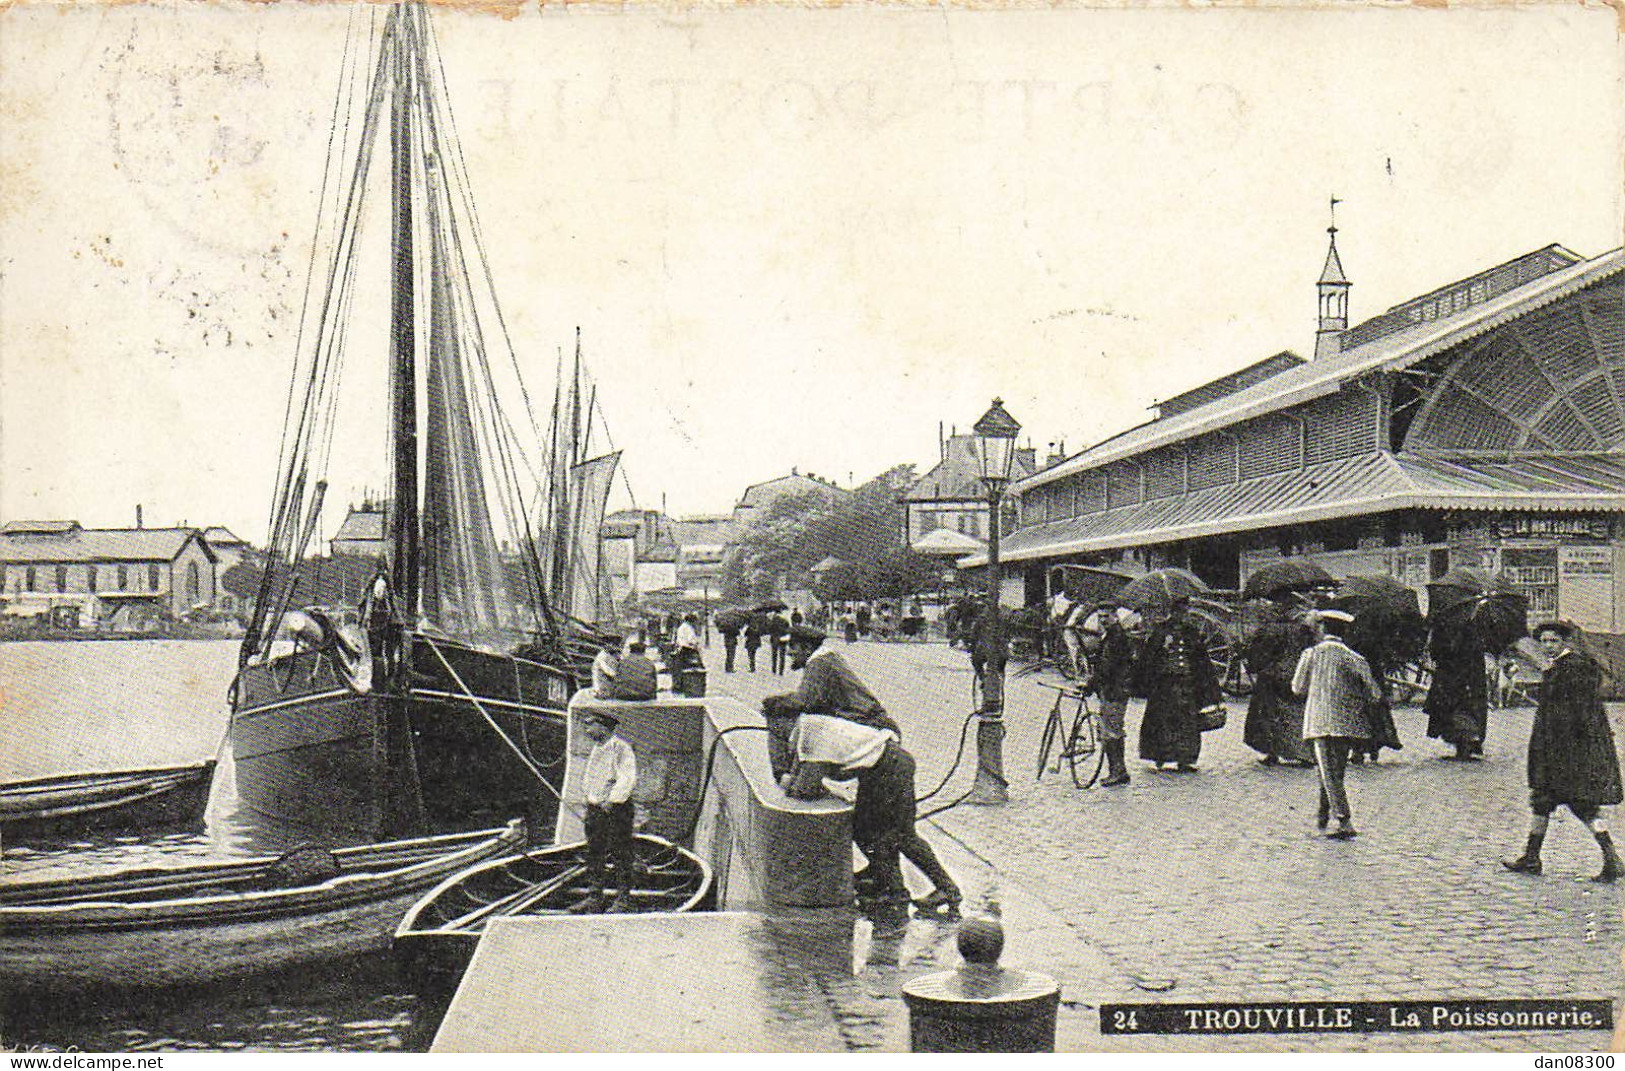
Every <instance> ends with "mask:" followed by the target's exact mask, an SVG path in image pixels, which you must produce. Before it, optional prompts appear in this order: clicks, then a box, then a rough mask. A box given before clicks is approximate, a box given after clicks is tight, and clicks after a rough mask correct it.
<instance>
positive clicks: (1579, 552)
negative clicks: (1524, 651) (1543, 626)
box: [1557, 547, 1618, 632]
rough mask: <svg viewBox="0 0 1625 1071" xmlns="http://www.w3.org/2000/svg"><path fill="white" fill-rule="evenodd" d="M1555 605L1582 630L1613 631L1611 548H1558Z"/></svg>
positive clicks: (1612, 565) (1612, 560) (1612, 549)
mask: <svg viewBox="0 0 1625 1071" xmlns="http://www.w3.org/2000/svg"><path fill="white" fill-rule="evenodd" d="M1557 605H1558V609H1559V611H1560V612H1561V613H1562V615H1563V616H1564V617H1566V618H1567V619H1568V620H1570V621H1573V622H1574V623H1575V624H1576V625H1579V626H1580V627H1581V628H1583V629H1586V630H1588V631H1591V632H1613V631H1615V628H1616V625H1617V624H1618V623H1617V622H1616V621H1615V620H1614V548H1612V547H1558V548H1557Z"/></svg>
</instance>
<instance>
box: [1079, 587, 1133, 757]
mask: <svg viewBox="0 0 1625 1071" xmlns="http://www.w3.org/2000/svg"><path fill="white" fill-rule="evenodd" d="M1091 621H1092V622H1094V623H1095V624H1096V625H1097V626H1098V627H1099V629H1100V647H1099V650H1097V651H1096V652H1095V657H1094V666H1093V674H1092V677H1091V681H1090V683H1091V685H1092V686H1093V688H1094V691H1095V694H1096V695H1098V696H1099V697H1100V739H1101V743H1102V744H1103V745H1104V746H1105V749H1106V766H1107V770H1106V778H1105V780H1103V781H1101V782H1100V785H1101V787H1102V788H1115V787H1117V786H1118V785H1126V784H1128V783H1129V774H1128V762H1127V760H1126V759H1125V758H1124V755H1123V748H1124V738H1125V736H1126V734H1125V733H1124V731H1123V715H1124V714H1125V713H1127V711H1128V700H1129V696H1130V695H1131V694H1132V693H1133V690H1134V658H1135V650H1134V648H1135V643H1134V637H1133V636H1132V635H1131V634H1130V630H1132V629H1138V628H1139V627H1140V615H1139V614H1137V613H1135V612H1134V611H1132V610H1125V609H1121V608H1119V607H1115V606H1107V607H1102V608H1101V609H1099V610H1097V611H1095V612H1094V613H1093V614H1090V615H1089V617H1088V618H1086V619H1085V622H1084V629H1085V630H1087V626H1088V623H1089V622H1091Z"/></svg>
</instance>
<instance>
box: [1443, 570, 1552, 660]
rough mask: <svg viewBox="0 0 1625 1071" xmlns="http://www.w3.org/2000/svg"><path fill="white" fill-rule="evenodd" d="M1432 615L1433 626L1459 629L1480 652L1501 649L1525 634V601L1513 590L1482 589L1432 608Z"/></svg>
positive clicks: (1527, 603)
mask: <svg viewBox="0 0 1625 1071" xmlns="http://www.w3.org/2000/svg"><path fill="white" fill-rule="evenodd" d="M1432 587H1433V585H1431V584H1430V585H1429V588H1430V589H1431V588H1432ZM1432 618H1433V621H1432V623H1433V626H1434V628H1436V629H1461V630H1463V631H1465V632H1466V633H1467V634H1468V635H1470V636H1471V637H1473V639H1474V640H1475V641H1476V642H1477V644H1478V646H1479V647H1480V648H1482V649H1483V650H1484V651H1487V652H1496V651H1504V650H1506V649H1507V648H1508V647H1511V646H1512V645H1513V644H1514V643H1517V642H1518V640H1520V639H1522V638H1523V637H1525V636H1527V635H1528V634H1529V600H1528V599H1527V598H1526V597H1525V596H1523V595H1520V594H1518V593H1517V592H1515V591H1486V592H1482V593H1481V594H1478V595H1472V596H1469V597H1467V598H1464V599H1461V600H1460V601H1458V602H1454V603H1451V604H1450V605H1448V606H1446V607H1444V608H1443V609H1439V610H1435V611H1434V613H1433V615H1432Z"/></svg>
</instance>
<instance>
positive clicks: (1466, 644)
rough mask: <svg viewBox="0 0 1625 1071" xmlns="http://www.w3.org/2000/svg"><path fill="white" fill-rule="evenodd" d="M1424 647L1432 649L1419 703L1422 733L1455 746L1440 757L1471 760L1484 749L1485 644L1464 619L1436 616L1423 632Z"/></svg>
mask: <svg viewBox="0 0 1625 1071" xmlns="http://www.w3.org/2000/svg"><path fill="white" fill-rule="evenodd" d="M1428 650H1429V652H1430V653H1431V654H1432V655H1433V683H1432V684H1431V685H1430V686H1429V687H1428V695H1427V699H1426V700H1424V701H1423V703H1422V710H1423V712H1424V713H1425V714H1427V716H1428V728H1427V733H1428V735H1429V736H1431V737H1433V738H1435V739H1438V740H1443V741H1444V742H1445V743H1446V744H1449V745H1450V746H1451V747H1453V748H1455V749H1456V750H1455V754H1453V755H1444V756H1441V757H1442V758H1446V759H1452V760H1454V761H1456V762H1470V761H1472V760H1474V759H1477V758H1478V757H1479V756H1481V755H1483V754H1484V733H1485V730H1486V729H1487V727H1488V725H1489V714H1490V690H1489V683H1488V681H1486V679H1485V674H1484V648H1483V646H1482V645H1481V644H1480V643H1479V642H1478V640H1477V638H1476V637H1475V636H1473V634H1472V632H1471V630H1469V629H1468V628H1466V627H1465V625H1464V624H1463V623H1461V622H1457V621H1440V622H1439V623H1437V624H1435V625H1434V627H1433V632H1432V635H1431V636H1429V637H1428Z"/></svg>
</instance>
